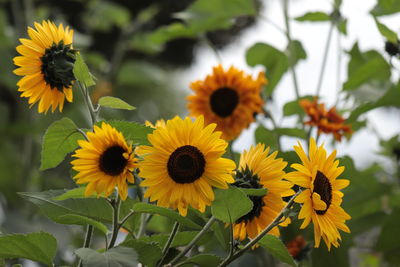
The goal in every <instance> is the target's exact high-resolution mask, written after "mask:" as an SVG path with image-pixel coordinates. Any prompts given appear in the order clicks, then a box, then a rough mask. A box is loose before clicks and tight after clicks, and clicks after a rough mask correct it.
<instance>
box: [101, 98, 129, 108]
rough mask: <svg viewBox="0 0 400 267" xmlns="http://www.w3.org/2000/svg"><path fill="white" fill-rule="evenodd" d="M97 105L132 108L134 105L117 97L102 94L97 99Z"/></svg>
mask: <svg viewBox="0 0 400 267" xmlns="http://www.w3.org/2000/svg"><path fill="white" fill-rule="evenodd" d="M99 105H100V106H102V107H106V108H114V109H126V110H134V109H135V107H134V106H131V105H129V104H128V103H126V102H125V101H124V100H122V99H119V98H118V97H112V96H103V97H102V98H100V99H99Z"/></svg>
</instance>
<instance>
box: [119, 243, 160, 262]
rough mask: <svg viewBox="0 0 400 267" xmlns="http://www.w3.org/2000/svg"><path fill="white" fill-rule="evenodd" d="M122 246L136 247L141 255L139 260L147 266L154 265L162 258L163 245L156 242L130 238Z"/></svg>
mask: <svg viewBox="0 0 400 267" xmlns="http://www.w3.org/2000/svg"><path fill="white" fill-rule="evenodd" d="M120 246H124V247H130V248H133V249H135V251H136V253H137V254H138V256H139V262H140V263H142V264H144V265H145V266H149V267H154V266H156V264H157V261H158V260H160V259H161V256H162V251H161V247H160V246H159V245H158V244H157V243H155V242H144V241H141V240H133V239H132V240H128V241H126V242H124V243H122V244H120Z"/></svg>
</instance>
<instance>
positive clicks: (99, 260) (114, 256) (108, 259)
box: [75, 246, 138, 267]
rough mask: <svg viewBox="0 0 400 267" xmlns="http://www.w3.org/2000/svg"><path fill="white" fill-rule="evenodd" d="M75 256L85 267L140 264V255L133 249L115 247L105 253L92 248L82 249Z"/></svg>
mask: <svg viewBox="0 0 400 267" xmlns="http://www.w3.org/2000/svg"><path fill="white" fill-rule="evenodd" d="M75 254H76V255H78V257H79V258H80V259H82V263H83V267H93V266H96V267H110V266H118V267H132V266H136V265H137V264H138V255H137V253H136V252H135V250H133V249H132V248H128V247H121V246H118V247H114V248H111V249H109V250H107V251H105V252H104V253H100V252H97V251H96V250H93V249H90V248H80V249H77V250H76V251H75Z"/></svg>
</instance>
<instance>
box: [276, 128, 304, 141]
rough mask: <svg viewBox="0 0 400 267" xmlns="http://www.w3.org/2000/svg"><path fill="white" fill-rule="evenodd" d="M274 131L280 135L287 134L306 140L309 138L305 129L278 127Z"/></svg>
mask: <svg viewBox="0 0 400 267" xmlns="http://www.w3.org/2000/svg"><path fill="white" fill-rule="evenodd" d="M274 132H275V133H276V134H278V135H280V136H282V135H286V136H291V137H297V138H301V139H304V140H306V139H307V133H306V132H305V131H304V130H302V129H298V128H276V129H274Z"/></svg>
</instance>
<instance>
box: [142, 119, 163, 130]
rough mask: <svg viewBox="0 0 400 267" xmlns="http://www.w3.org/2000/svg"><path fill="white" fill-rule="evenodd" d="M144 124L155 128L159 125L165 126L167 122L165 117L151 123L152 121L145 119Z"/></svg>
mask: <svg viewBox="0 0 400 267" xmlns="http://www.w3.org/2000/svg"><path fill="white" fill-rule="evenodd" d="M144 125H146V126H148V127H151V128H154V129H155V128H157V127H165V125H166V124H165V120H164V119H159V120H157V121H156V123H155V124H153V123H151V122H150V121H145V122H144Z"/></svg>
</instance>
